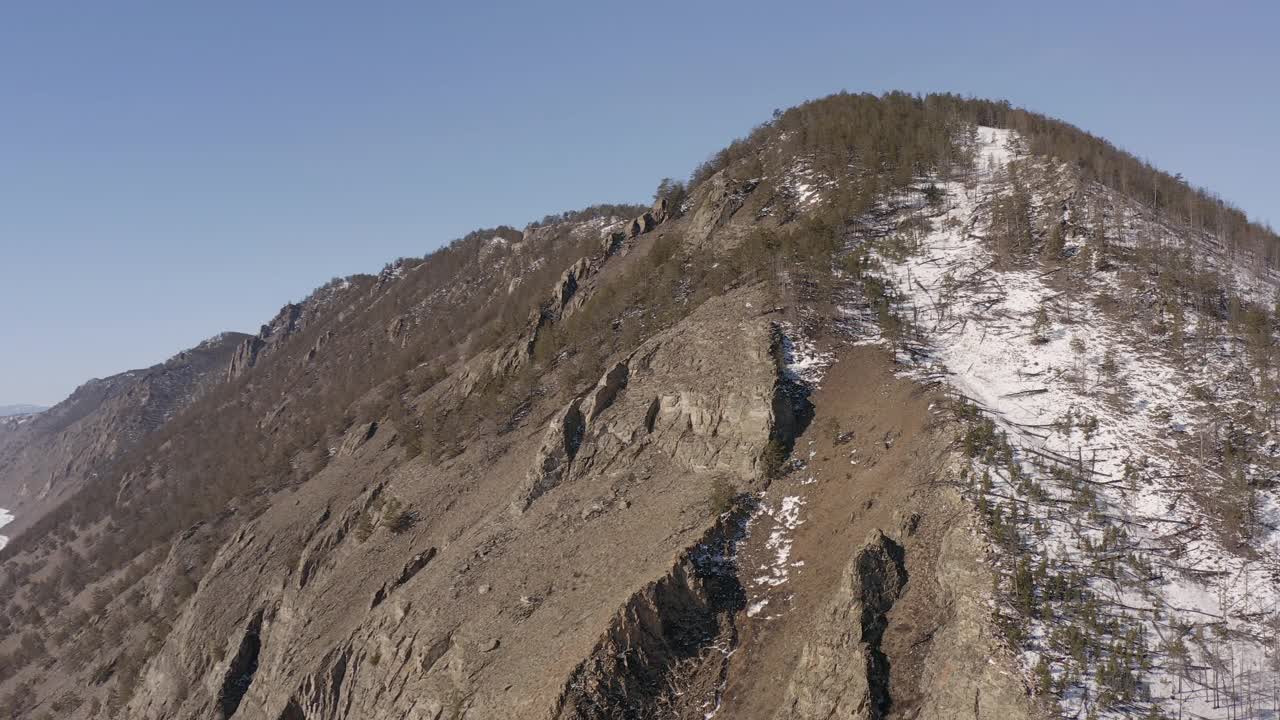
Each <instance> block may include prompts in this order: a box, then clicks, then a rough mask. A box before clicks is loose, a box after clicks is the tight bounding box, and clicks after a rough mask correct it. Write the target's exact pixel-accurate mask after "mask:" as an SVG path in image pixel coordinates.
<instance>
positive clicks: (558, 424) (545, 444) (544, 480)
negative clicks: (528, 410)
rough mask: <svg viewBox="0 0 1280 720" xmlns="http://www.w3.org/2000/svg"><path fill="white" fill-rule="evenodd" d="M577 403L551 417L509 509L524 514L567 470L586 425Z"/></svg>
mask: <svg viewBox="0 0 1280 720" xmlns="http://www.w3.org/2000/svg"><path fill="white" fill-rule="evenodd" d="M580 404H581V401H580V400H574V401H572V402H570V403H569V404H568V405H567V406H566V407H565V408H564V409H563V410H561V411H560V412H559V413H557V414H556V416H555V417H554V418H552V420H551V423H550V424H548V425H547V430H546V432H545V433H544V434H543V436H542V447H541V448H539V449H538V454H537V455H536V456H535V458H534V461H533V467H532V468H530V469H529V473H528V474H527V475H526V476H525V482H524V483H523V484H521V486H520V488H519V490H518V491H517V492H516V497H515V498H514V499H513V500H512V501H511V509H512V510H515V511H516V512H523V511H525V510H526V509H528V507H529V505H530V504H531V503H532V502H533V501H534V500H537V499H538V498H539V497H541V496H542V494H543V493H545V492H547V491H548V490H550V489H551V488H553V487H555V486H556V485H559V484H560V480H561V479H562V478H563V477H564V474H565V472H567V471H568V466H569V463H571V462H573V458H574V456H575V455H577V454H578V447H579V446H580V445H581V444H582V435H583V433H584V432H585V431H586V422H585V421H584V420H583V417H582V410H581V409H580V408H579V405H580Z"/></svg>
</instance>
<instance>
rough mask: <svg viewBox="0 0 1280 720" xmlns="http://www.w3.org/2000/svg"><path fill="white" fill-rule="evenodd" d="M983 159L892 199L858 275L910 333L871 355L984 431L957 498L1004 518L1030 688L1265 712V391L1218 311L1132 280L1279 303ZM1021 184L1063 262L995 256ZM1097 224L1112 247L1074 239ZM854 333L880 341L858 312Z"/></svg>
mask: <svg viewBox="0 0 1280 720" xmlns="http://www.w3.org/2000/svg"><path fill="white" fill-rule="evenodd" d="M975 140H976V145H975V147H974V149H975V151H976V152H977V154H978V158H979V160H978V163H977V168H978V169H977V171H976V172H975V173H974V174H973V175H972V176H971V177H968V178H964V179H963V181H961V180H957V181H953V182H945V183H944V182H940V181H935V182H936V184H934V186H933V187H934V188H936V189H938V190H941V191H942V192H941V193H940V194H939V193H937V192H933V191H931V192H930V193H928V194H929V195H932V196H933V201H932V202H929V201H928V200H926V193H924V192H921V193H919V194H917V195H913V196H912V197H905V198H901V202H900V203H899V204H898V205H896V206H895V207H893V208H889V210H891V212H888V213H882V214H880V215H879V216H878V217H877V219H876V220H868V224H867V227H866V228H865V230H866V232H863V233H860V234H859V237H858V238H856V239H855V240H854V241H853V242H852V243H851V245H850V253H855V252H864V251H866V250H867V249H871V248H874V249H871V253H872V255H874V257H875V258H876V259H878V260H879V268H880V269H879V270H878V272H877V273H876V276H877V277H878V278H880V279H882V280H883V281H885V283H886V285H887V288H888V290H887V293H886V294H887V298H886V301H885V304H884V305H883V306H882V309H881V310H880V315H879V317H880V318H881V320H882V322H881V323H880V325H884V324H885V323H884V322H883V319H884V318H885V317H893V318H895V319H894V320H893V321H891V323H892V325H893V327H897V328H900V330H898V331H896V332H885V333H883V334H881V335H880V336H878V337H876V338H874V341H877V342H880V341H883V342H890V343H892V344H893V345H894V346H895V347H896V348H897V351H898V354H899V357H900V359H901V361H902V362H904V363H905V364H906V366H907V367H908V368H910V370H909V372H912V373H915V374H917V375H918V376H920V377H921V378H924V379H927V380H931V381H937V380H941V379H945V382H946V383H948V384H949V385H950V386H951V387H952V388H954V390H955V393H956V395H957V397H958V401H957V408H956V409H957V412H959V413H960V414H961V415H968V416H970V417H971V418H973V419H974V426H973V427H974V429H973V430H972V431H971V432H970V435H969V437H968V438H967V442H966V445H967V449H968V450H969V451H970V455H971V457H972V460H971V467H970V468H968V469H967V472H966V473H965V474H966V476H967V477H965V478H960V479H958V481H959V482H961V483H963V484H966V485H967V486H968V488H969V492H970V493H971V496H972V497H973V499H974V502H975V503H976V504H977V505H978V507H979V508H980V509H982V510H984V511H985V512H986V513H987V514H988V517H989V518H990V519H991V541H992V544H993V546H995V547H996V548H997V549H998V550H999V556H1000V557H1001V564H1002V571H1003V573H1004V584H1003V587H1002V594H1003V597H1004V598H1005V599H1006V601H1007V602H1006V606H1005V607H1002V608H1001V609H1000V612H1001V613H1002V614H1004V615H1005V616H1006V617H1007V619H1008V622H1009V625H1010V627H1011V629H1012V631H1011V633H1010V639H1011V642H1012V643H1013V644H1015V645H1018V646H1021V648H1022V649H1023V651H1024V657H1025V660H1026V664H1027V665H1026V666H1027V670H1028V672H1029V673H1030V674H1031V675H1032V678H1031V681H1032V682H1033V683H1035V684H1038V685H1040V686H1042V688H1043V689H1044V690H1045V691H1046V692H1052V693H1054V694H1055V695H1057V696H1058V697H1059V698H1060V701H1061V703H1062V705H1063V708H1064V710H1065V711H1067V713H1068V714H1069V715H1072V714H1076V713H1079V716H1081V717H1083V716H1085V715H1086V714H1089V713H1097V714H1098V715H1099V716H1114V717H1121V716H1132V715H1134V714H1138V713H1139V712H1142V713H1148V712H1150V713H1155V712H1158V711H1163V712H1164V713H1165V714H1167V715H1168V716H1170V717H1183V716H1187V714H1189V713H1194V714H1195V715H1194V716H1203V717H1215V718H1216V717H1222V718H1226V717H1240V716H1242V715H1241V713H1242V712H1243V711H1244V710H1246V709H1250V708H1252V709H1255V710H1260V709H1261V708H1263V707H1265V708H1271V707H1272V706H1273V704H1274V703H1275V700H1276V689H1277V688H1276V673H1275V672H1274V670H1275V669H1276V668H1277V665H1276V662H1277V655H1276V653H1275V644H1276V625H1275V623H1276V621H1277V619H1278V618H1280V614H1278V610H1280V592H1277V582H1278V581H1280V573H1278V568H1280V533H1278V532H1277V523H1278V522H1280V497H1278V496H1277V493H1276V491H1275V479H1276V468H1277V462H1276V461H1277V456H1278V455H1280V446H1278V445H1277V439H1278V438H1277V436H1276V435H1275V434H1274V430H1275V424H1276V423H1275V420H1276V418H1275V414H1274V405H1273V404H1272V402H1269V401H1268V399H1266V398H1264V397H1262V395H1263V391H1262V388H1266V387H1269V377H1270V376H1269V375H1268V373H1273V372H1274V368H1270V367H1269V365H1268V363H1267V362H1266V360H1265V359H1262V360H1260V359H1259V356H1258V355H1256V354H1251V352H1250V350H1249V343H1248V341H1247V339H1246V338H1242V337H1241V335H1242V334H1243V332H1244V331H1242V330H1240V329H1239V327H1237V326H1236V325H1235V324H1233V323H1229V322H1228V321H1226V320H1222V319H1216V318H1215V315H1217V314H1218V313H1217V312H1216V308H1208V309H1207V310H1206V311H1203V312H1202V311H1200V310H1199V309H1198V308H1196V307H1187V308H1184V307H1182V306H1181V303H1179V306H1178V307H1176V308H1175V307H1171V306H1170V304H1169V301H1168V300H1167V298H1169V297H1175V298H1179V297H1181V294H1180V293H1179V292H1178V289H1177V288H1175V289H1173V290H1172V291H1170V290H1169V289H1168V288H1164V293H1163V294H1161V288H1160V287H1159V282H1160V281H1159V279H1158V278H1153V277H1150V274H1151V273H1150V272H1149V271H1147V269H1146V268H1145V267H1144V268H1143V272H1137V270H1136V269H1135V268H1136V263H1135V261H1133V258H1136V257H1139V256H1141V254H1142V253H1144V252H1146V253H1156V254H1159V253H1169V252H1173V251H1175V250H1178V249H1181V248H1185V249H1187V250H1188V251H1190V252H1192V253H1194V254H1195V257H1196V258H1197V262H1198V265H1199V267H1200V269H1202V270H1204V269H1216V270H1219V271H1220V272H1221V275H1222V276H1223V285H1224V287H1223V290H1224V291H1225V293H1226V296H1230V295H1235V296H1237V297H1241V298H1243V299H1252V300H1255V301H1257V300H1263V299H1267V298H1270V297H1274V290H1273V289H1272V284H1271V280H1270V279H1269V278H1266V277H1261V278H1259V277H1258V276H1257V275H1255V274H1254V273H1252V272H1251V271H1250V269H1249V268H1248V267H1242V266H1241V264H1240V263H1238V262H1233V261H1232V260H1231V259H1230V258H1226V257H1222V256H1219V255H1212V254H1209V253H1207V252H1206V251H1205V250H1206V248H1208V247H1211V246H1212V244H1213V240H1212V238H1203V237H1200V236H1198V235H1196V234H1194V233H1191V232H1190V231H1188V230H1185V229H1179V228H1171V227H1170V226H1169V225H1168V224H1167V223H1165V222H1164V221H1162V220H1161V219H1160V218H1156V217H1152V216H1149V215H1147V214H1145V213H1144V212H1143V211H1142V208H1141V206H1139V205H1137V204H1135V203H1133V202H1131V201H1129V200H1127V199H1126V198H1123V197H1121V196H1119V195H1117V194H1116V193H1113V192H1111V191H1109V190H1107V189H1105V188H1102V187H1100V186H1094V185H1090V184H1084V183H1081V182H1079V181H1078V180H1077V179H1076V178H1075V177H1074V176H1073V175H1072V174H1071V173H1070V171H1069V170H1068V169H1067V168H1065V167H1061V166H1059V165H1057V164H1055V163H1053V162H1051V161H1047V160H1044V159H1039V158H1030V157H1025V156H1022V155H1021V151H1020V149H1019V148H1020V147H1021V145H1022V144H1021V143H1020V142H1019V140H1018V138H1016V137H1015V136H1014V135H1013V134H1012V133H1010V132H1009V131H1004V130H997V129H992V128H980V129H979V131H978V133H977V135H976V138H975ZM1010 163H1013V164H1014V165H1016V166H1018V168H1017V172H1018V174H1019V175H1020V176H1021V178H1022V180H1024V181H1026V182H1025V185H1026V186H1027V187H1029V188H1030V189H1031V192H1030V198H1031V201H1032V206H1031V211H1032V215H1033V217H1035V218H1036V219H1037V220H1036V221H1035V222H1034V223H1033V225H1036V226H1037V227H1038V230H1037V233H1038V234H1042V235H1048V234H1049V233H1050V232H1052V226H1054V225H1057V226H1058V227H1059V232H1062V233H1063V234H1064V236H1065V237H1064V242H1063V243H1062V249H1061V251H1060V252H1058V253H1055V255H1056V257H1054V258H1053V261H1052V262H1050V261H1044V262H1041V261H1039V260H1038V258H1031V259H1030V260H1029V261H1028V260H1027V259H1026V258H1023V259H1022V260H1021V261H1019V259H1018V258H1013V259H1011V258H1009V257H1007V256H1003V257H1002V256H1001V255H999V254H998V253H997V251H996V250H995V248H994V247H993V245H994V243H993V236H994V235H995V234H996V232H997V231H998V228H993V227H992V208H993V207H994V204H995V203H996V202H997V200H998V199H999V198H1001V197H1003V196H1007V194H1008V193H1010V192H1011V190H1010V186H1011V178H1010V175H1009V174H1008V172H1007V168H1008V166H1009V164H1010ZM929 185H930V183H929V182H924V183H922V184H921V186H920V187H921V189H922V190H923V189H924V188H925V187H928V186H929ZM1086 208H1087V209H1088V212H1090V213H1091V214H1092V215H1093V216H1094V217H1092V218H1091V220H1092V224H1093V225H1097V226H1101V227H1105V229H1104V230H1102V231H1101V234H1098V235H1089V234H1088V233H1086V232H1084V230H1083V229H1081V228H1080V227H1078V225H1079V223H1076V224H1073V222H1074V221H1073V220H1072V218H1074V219H1075V220H1078V219H1079V217H1078V213H1083V212H1084V211H1085V209H1086ZM1099 213H1101V214H1099ZM1103 218H1105V224H1103V223H1102V222H1101V221H1102V219H1103ZM1059 219H1061V222H1059ZM870 238H877V239H876V240H874V241H872V240H869V239H870ZM1104 246H1105V247H1104ZM1104 252H1105V253H1106V254H1105V255H1104ZM1157 265H1158V263H1157ZM1135 275H1136V277H1135ZM1175 302H1177V301H1175ZM1162 303H1163V304H1162ZM1228 304H1229V303H1228ZM1232 307H1234V306H1232ZM873 309H874V302H873ZM886 313H888V314H886ZM846 314H847V315H848V316H849V318H850V320H851V323H850V325H851V326H854V327H861V328H866V327H876V323H868V322H865V320H867V319H868V318H869V317H874V313H871V314H869V313H868V312H867V310H866V307H865V305H864V306H863V307H861V308H859V307H854V306H850V307H849V308H848V309H847V311H846ZM1152 317H1155V318H1156V319H1157V321H1156V322H1149V321H1150V320H1151V318H1152ZM855 320H861V321H864V322H852V321H855ZM1175 324H1176V327H1171V325H1175ZM1193 337H1194V339H1192V338H1193ZM1266 352H1269V350H1264V352H1263V354H1264V355H1265V354H1266ZM1224 448H1225V449H1224ZM1152 705H1154V708H1153V707H1152ZM1249 716H1250V717H1254V716H1255V715H1249Z"/></svg>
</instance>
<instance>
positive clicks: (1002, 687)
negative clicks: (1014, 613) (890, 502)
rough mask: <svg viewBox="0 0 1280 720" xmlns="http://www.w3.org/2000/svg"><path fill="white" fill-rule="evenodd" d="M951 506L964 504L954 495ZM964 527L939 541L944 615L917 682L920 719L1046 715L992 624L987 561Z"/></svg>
mask: <svg viewBox="0 0 1280 720" xmlns="http://www.w3.org/2000/svg"><path fill="white" fill-rule="evenodd" d="M950 502H951V504H952V506H953V507H963V505H962V503H963V501H962V500H960V499H959V498H956V497H954V496H952V499H951V501H950ZM988 553H989V550H988V549H987V548H986V547H985V544H984V543H983V541H982V540H980V539H979V538H978V537H977V536H976V534H975V533H974V529H973V528H972V527H969V526H967V525H966V524H965V523H956V524H954V525H953V527H951V528H950V529H949V530H948V531H947V532H946V534H945V535H944V536H943V539H942V546H941V549H940V552H939V557H938V563H937V567H938V570H937V579H936V582H937V583H938V587H939V589H940V599H941V601H942V602H943V604H944V607H945V608H946V612H947V617H946V618H945V622H944V623H943V624H942V625H941V629H940V630H939V631H938V633H937V635H936V636H935V637H934V639H933V642H932V650H931V652H930V654H929V657H928V659H927V661H926V663H925V666H924V672H923V673H922V677H921V680H920V683H921V693H922V695H923V697H924V698H925V700H924V704H923V707H922V709H921V712H920V717H929V718H940V719H941V720H953V719H954V720H968V719H969V718H975V717H976V718H980V719H982V720H987V719H993V720H995V719H999V718H1029V717H1045V716H1047V715H1046V713H1044V712H1043V710H1042V709H1040V708H1037V707H1036V705H1035V703H1034V702H1033V701H1032V699H1031V698H1029V697H1028V696H1027V690H1026V687H1025V686H1024V685H1023V684H1022V681H1021V679H1020V678H1019V677H1018V676H1017V675H1015V674H1013V673H1012V672H1010V671H1009V669H1010V668H1014V667H1017V664H1016V661H1015V659H1014V658H1013V656H1012V653H1010V652H1009V650H1008V649H1007V648H1006V647H1005V645H1004V643H1002V642H1001V641H1000V638H999V637H997V635H996V633H997V629H996V628H995V627H994V625H993V623H992V621H991V609H990V608H991V606H990V595H991V587H992V577H991V575H992V572H991V564H990V563H991V558H990V557H989V555H988Z"/></svg>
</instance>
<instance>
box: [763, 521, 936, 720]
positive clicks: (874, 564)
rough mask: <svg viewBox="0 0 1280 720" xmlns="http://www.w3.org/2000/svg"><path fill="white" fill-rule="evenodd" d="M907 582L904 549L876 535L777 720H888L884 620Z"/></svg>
mask: <svg viewBox="0 0 1280 720" xmlns="http://www.w3.org/2000/svg"><path fill="white" fill-rule="evenodd" d="M906 582H907V572H906V568H905V567H904V565H903V560H902V547H901V546H899V545H898V544H897V543H896V542H894V541H893V540H890V539H889V538H887V537H885V535H884V534H883V533H881V532H879V531H876V532H874V533H872V535H871V536H870V537H869V538H867V541H866V542H865V543H864V544H863V546H862V549H861V550H859V551H858V553H857V555H856V556H855V557H854V559H853V561H852V562H850V563H849V567H848V568H847V569H846V570H845V574H844V577H843V579H842V581H841V585H840V588H839V590H838V591H837V594H836V596H835V597H834V598H832V600H831V603H830V606H829V607H828V609H827V614H826V616H825V617H824V618H823V619H822V620H821V621H820V622H821V623H822V626H821V627H820V628H818V629H817V631H816V633H815V634H816V636H817V638H816V639H814V640H810V641H809V642H808V643H806V644H805V646H804V651H803V653H802V654H801V656H800V663H799V665H798V666H797V667H796V670H795V674H794V676H793V677H792V679H791V682H790V684H789V685H788V686H787V693H786V697H785V699H784V700H783V704H782V707H781V708H780V709H779V711H778V713H777V714H776V715H775V718H777V719H778V720H784V719H786V718H795V719H796V720H825V719H827V718H839V719H840V720H864V719H873V718H883V717H885V716H886V713H887V711H888V710H889V704H890V700H889V698H890V694H889V668H888V663H887V661H886V659H885V656H884V653H883V651H882V650H881V648H880V641H881V639H882V638H883V636H884V631H885V626H886V624H887V622H886V619H885V615H886V614H887V613H888V612H889V610H890V608H892V607H893V603H894V601H896V600H897V599H898V596H899V595H900V594H901V593H902V588H903V586H904V585H906ZM930 717H932V716H930Z"/></svg>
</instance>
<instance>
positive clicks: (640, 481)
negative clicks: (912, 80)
mask: <svg viewBox="0 0 1280 720" xmlns="http://www.w3.org/2000/svg"><path fill="white" fill-rule="evenodd" d="M1278 289H1280V238H1277V237H1276V236H1275V234H1274V233H1272V232H1271V231H1270V230H1269V229H1267V228H1265V227H1262V226H1259V225H1257V224H1254V223H1251V222H1250V221H1249V220H1248V219H1247V218H1246V217H1245V216H1244V214H1243V213H1241V212H1240V211H1238V210H1236V209H1235V208H1233V207H1232V206H1230V205H1229V204H1227V203H1226V202H1224V201H1223V200H1222V199H1220V198H1217V197H1215V196H1213V195H1211V194H1209V193H1207V192H1205V191H1203V190H1200V189H1197V188H1195V187H1193V186H1190V185H1188V184H1187V183H1186V182H1185V181H1184V180H1183V179H1182V178H1181V177H1180V176H1172V175H1169V174H1166V173H1164V172H1162V171H1160V170H1158V169H1156V168H1154V167H1152V166H1150V165H1148V164H1147V163H1145V162H1142V161H1139V160H1137V159H1135V158H1133V157H1132V156H1130V155H1128V154H1126V153H1124V152H1122V151H1120V150H1118V149H1117V148H1115V147H1113V146H1111V145H1110V144H1108V143H1106V142H1105V141H1103V140H1101V139H1098V138H1096V137H1093V136H1091V135H1089V134H1087V133H1085V132H1083V131H1081V130H1079V129H1077V128H1075V127H1073V126H1071V125H1068V124H1065V123H1063V122H1060V121H1057V120H1053V119H1050V118H1046V117H1043V116H1041V115H1037V114H1034V113H1030V112H1027V111H1024V110H1020V109H1016V108H1013V107H1011V106H1010V105H1009V104H1007V103H1003V102H991V101H984V100H975V99H967V98H961V97H958V96H954V95H929V96H926V97H919V96H912V95H907V94H902V93H890V94H887V95H883V96H873V95H865V94H861V95H855V94H844V93H842V94H838V95H833V96H830V97H827V98H823V99H821V100H817V101H814V102H810V103H806V104H804V105H801V106H799V107H796V108H792V109H790V110H787V111H785V112H779V113H776V114H775V116H774V117H773V118H772V119H771V120H769V121H768V122H766V123H764V124H762V125H761V126H759V127H758V128H756V129H755V130H754V131H753V132H752V133H750V135H748V136H747V137H745V138H742V139H739V140H736V141H734V142H733V143H731V144H730V145H728V146H727V147H726V148H725V149H723V150H721V151H720V152H718V153H716V154H715V155H714V156H713V157H712V158H711V159H709V160H708V161H707V162H705V163H703V164H702V165H701V166H699V167H698V168H697V169H696V170H695V171H694V173H693V174H692V176H691V177H690V178H689V180H688V181H687V182H683V181H674V180H665V181H663V182H662V183H661V184H660V186H659V188H658V190H657V192H656V193H655V197H654V198H653V201H652V202H651V203H646V204H643V205H599V206H595V207H591V208H586V209H584V210H581V211H574V212H567V213H561V214H557V215H549V216H547V217H545V218H544V219H542V220H541V221H538V222H534V223H531V224H529V225H527V226H526V227H524V228H520V229H516V228H513V227H508V226H499V227H495V228H489V229H484V230H477V231H475V232H473V233H471V234H469V235H467V236H466V237H464V238H461V239H458V240H456V241H454V242H452V243H450V244H449V245H448V246H446V247H444V248H442V249H440V250H438V251H436V252H434V253H432V254H430V255H428V256H426V257H424V258H402V259H399V260H397V261H395V262H393V263H390V264H388V265H387V266H386V268H385V269H384V270H383V271H382V272H381V273H379V274H377V275H356V276H352V277H349V278H345V279H339V280H334V281H331V282H329V283H327V284H325V285H323V286H322V287H320V288H318V289H317V290H316V291H315V292H314V293H312V294H311V295H310V296H309V297H308V298H306V299H305V300H303V301H302V302H300V303H297V304H290V305H286V306H285V307H284V308H283V309H282V310H281V311H280V312H279V313H278V314H277V315H276V317H274V318H273V319H271V320H270V321H269V322H268V323H266V324H265V325H263V326H262V328H261V329H260V330H259V332H258V333H256V334H255V335H233V334H228V335H224V336H220V337H219V338H218V339H216V340H215V341H211V342H210V343H207V344H206V345H202V346H201V347H200V348H196V349H193V350H191V351H187V352H185V353H182V354H180V355H179V356H177V357H175V358H173V359H171V360H170V361H168V362H166V363H164V364H162V365H158V366H156V367H154V368H151V369H149V370H147V371H140V372H137V373H129V374H126V375H124V376H118V377H117V378H112V379H108V380H106V381H94V382H92V383H89V384H86V386H84V387H83V388H81V389H80V390H78V391H77V393H76V394H75V395H73V396H72V398H71V399H69V400H68V401H67V402H65V403H63V404H61V405H59V406H58V407H55V408H53V409H51V410H49V411H47V412H45V413H42V414H41V415H39V416H36V418H35V419H34V420H32V421H30V422H28V423H24V424H18V423H16V422H12V421H5V422H0V505H3V506H4V507H8V508H9V509H10V510H11V511H13V513H14V515H15V516H16V518H17V519H16V520H15V521H14V522H15V525H14V526H13V527H14V528H16V532H14V534H13V536H12V540H11V541H10V543H9V544H8V546H6V547H4V548H3V550H0V562H2V565H0V591H2V592H0V594H2V595H3V606H2V612H0V626H2V628H3V640H0V652H2V653H3V655H0V683H2V685H0V691H2V692H3V695H0V704H2V705H3V707H4V709H6V710H8V711H9V714H10V716H12V717H42V716H44V715H46V714H48V715H50V716H55V717H67V718H131V719H159V718H210V717H212V718H236V719H237V720H249V719H259V718H261V719H270V720H336V719H338V718H420V719H427V718H430V719H432V720H436V719H442V718H450V719H461V718H468V719H474V718H547V719H557V720H568V719H570V718H584V719H586V718H589V719H598V720H604V719H606V718H654V717H672V718H700V719H705V718H712V717H718V718H777V719H779V720H780V719H782V718H801V719H807V718H814V719H816V718H912V717H918V718H961V717H963V718H969V717H983V718H985V717H1006V718H1042V717H1095V718H1121V717H1151V718H1162V717H1164V718H1171V717H1181V716H1187V717H1210V718H1235V717H1245V716H1254V717H1257V716H1260V715H1259V714H1260V713H1262V712H1264V711H1266V710H1267V709H1268V708H1272V707H1274V704H1275V695H1274V692H1275V687H1276V686H1277V685H1276V683H1277V675H1276V671H1277V665H1276V660H1275V658H1276V654H1275V647H1276V643H1277V634H1276V633H1277V629H1278V628H1280V614H1277V608H1278V607H1280V576H1278V575H1277V572H1276V568H1277V567H1280V563H1278V561H1280V557H1278V554H1280V528H1278V527H1277V514H1276V509H1277V508H1280V495H1278V494H1277V479H1278V478H1280V436H1277V426H1276V418H1277V417H1280V416H1278V415H1277V409H1280V364H1277V363H1276V362H1275V358H1276V352H1275V338H1276V331H1277V314H1278V313H1277V310H1280V294H1278Z"/></svg>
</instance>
